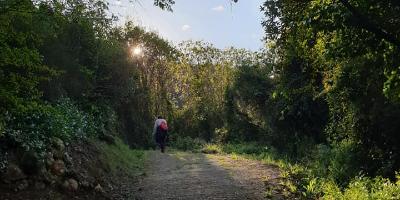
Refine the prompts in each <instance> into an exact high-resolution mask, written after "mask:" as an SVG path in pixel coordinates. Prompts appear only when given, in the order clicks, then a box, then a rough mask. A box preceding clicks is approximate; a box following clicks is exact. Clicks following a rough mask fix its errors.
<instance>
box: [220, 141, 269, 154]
mask: <svg viewBox="0 0 400 200" xmlns="http://www.w3.org/2000/svg"><path fill="white" fill-rule="evenodd" d="M222 148H223V151H224V152H225V153H237V154H262V153H263V152H266V151H267V149H266V147H265V146H263V145H259V144H257V143H243V144H225V145H223V147H222Z"/></svg>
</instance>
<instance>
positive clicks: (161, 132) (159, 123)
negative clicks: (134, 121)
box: [153, 116, 168, 153]
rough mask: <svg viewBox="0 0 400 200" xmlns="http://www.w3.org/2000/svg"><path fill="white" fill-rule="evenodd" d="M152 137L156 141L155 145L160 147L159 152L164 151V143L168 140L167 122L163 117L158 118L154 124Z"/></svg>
mask: <svg viewBox="0 0 400 200" xmlns="http://www.w3.org/2000/svg"><path fill="white" fill-rule="evenodd" d="M153 137H154V139H155V140H156V143H157V145H158V146H159V147H160V149H161V152H162V153H164V151H165V143H166V142H167V138H168V125H167V120H165V119H163V117H161V116H158V117H157V120H156V121H155V122H154V128H153Z"/></svg>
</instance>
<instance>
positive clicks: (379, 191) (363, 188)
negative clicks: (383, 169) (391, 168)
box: [321, 177, 400, 200]
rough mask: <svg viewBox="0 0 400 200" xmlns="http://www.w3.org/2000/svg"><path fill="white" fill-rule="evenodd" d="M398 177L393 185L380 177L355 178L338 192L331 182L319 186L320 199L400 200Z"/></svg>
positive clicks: (338, 188) (337, 187)
mask: <svg viewBox="0 0 400 200" xmlns="http://www.w3.org/2000/svg"><path fill="white" fill-rule="evenodd" d="M399 178H400V177H397V182H395V183H393V182H391V181H390V180H388V179H384V178H382V177H376V178H373V179H372V178H366V177H357V178H355V179H353V180H352V181H351V182H350V184H349V186H348V187H347V188H346V189H344V191H341V190H340V187H339V186H338V185H336V184H335V183H334V182H332V181H327V182H324V183H322V184H321V192H322V194H323V195H322V199H327V200H331V199H332V200H336V199H338V200H341V199H343V200H353V199H354V200H358V199H379V200H391V199H400V179H399Z"/></svg>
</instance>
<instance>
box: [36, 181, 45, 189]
mask: <svg viewBox="0 0 400 200" xmlns="http://www.w3.org/2000/svg"><path fill="white" fill-rule="evenodd" d="M45 188H46V184H45V183H43V182H42V181H37V182H35V189H37V190H43V189H45Z"/></svg>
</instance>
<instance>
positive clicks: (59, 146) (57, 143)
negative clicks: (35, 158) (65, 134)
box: [51, 137, 65, 151]
mask: <svg viewBox="0 0 400 200" xmlns="http://www.w3.org/2000/svg"><path fill="white" fill-rule="evenodd" d="M51 143H52V146H53V148H54V149H56V150H59V151H64V150H65V145H64V142H63V141H62V140H61V139H60V138H56V137H55V138H53V139H52V140H51Z"/></svg>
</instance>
